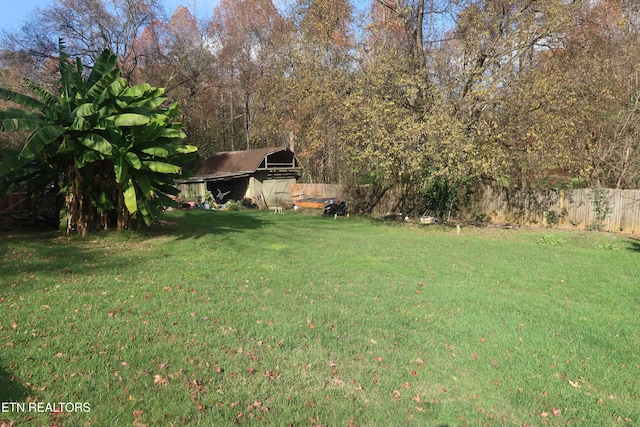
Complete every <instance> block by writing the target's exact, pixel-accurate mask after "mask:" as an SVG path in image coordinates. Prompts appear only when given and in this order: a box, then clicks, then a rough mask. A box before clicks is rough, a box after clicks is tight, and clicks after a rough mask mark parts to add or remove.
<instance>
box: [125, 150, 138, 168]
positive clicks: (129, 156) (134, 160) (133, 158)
mask: <svg viewBox="0 0 640 427" xmlns="http://www.w3.org/2000/svg"><path fill="white" fill-rule="evenodd" d="M124 158H125V159H126V161H127V163H129V164H130V165H131V166H133V168H134V169H140V168H141V167H142V162H141V161H140V158H139V157H138V156H137V155H136V154H135V153H132V152H131V151H128V152H126V153H125V154H124Z"/></svg>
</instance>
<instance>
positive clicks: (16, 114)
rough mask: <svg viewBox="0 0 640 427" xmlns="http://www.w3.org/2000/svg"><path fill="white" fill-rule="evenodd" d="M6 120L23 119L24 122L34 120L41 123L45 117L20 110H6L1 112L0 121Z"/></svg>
mask: <svg viewBox="0 0 640 427" xmlns="http://www.w3.org/2000/svg"><path fill="white" fill-rule="evenodd" d="M6 119H22V120H34V121H41V122H43V121H44V120H45V117H44V116H43V115H42V114H41V113H39V112H38V113H36V112H33V111H28V110H21V109H19V108H11V107H9V108H6V109H4V110H2V111H0V120H6Z"/></svg>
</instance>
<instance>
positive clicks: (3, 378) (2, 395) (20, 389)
mask: <svg viewBox="0 0 640 427" xmlns="http://www.w3.org/2000/svg"><path fill="white" fill-rule="evenodd" d="M28 396H29V391H28V390H27V389H26V388H25V387H24V386H23V385H22V384H20V382H19V381H18V380H17V379H16V378H15V377H14V376H13V375H11V373H10V372H8V371H7V370H5V368H4V367H2V366H0V403H1V402H24V401H25V400H26V399H27V397H28Z"/></svg>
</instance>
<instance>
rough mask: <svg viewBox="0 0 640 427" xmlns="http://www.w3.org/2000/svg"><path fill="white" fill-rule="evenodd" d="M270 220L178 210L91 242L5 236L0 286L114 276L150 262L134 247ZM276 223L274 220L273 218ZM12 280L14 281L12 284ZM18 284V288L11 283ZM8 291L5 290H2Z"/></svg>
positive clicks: (0, 245)
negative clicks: (43, 276)
mask: <svg viewBox="0 0 640 427" xmlns="http://www.w3.org/2000/svg"><path fill="white" fill-rule="evenodd" d="M270 219H271V217H269V216H267V215H255V214H254V213H253V212H250V211H248V212H216V211H195V210H193V211H175V212H166V213H165V214H163V215H161V217H160V218H159V221H157V222H156V223H154V224H152V226H151V227H143V228H141V229H140V230H139V231H125V232H123V233H117V232H115V231H107V232H104V231H102V232H91V233H89V234H88V235H87V236H86V237H84V238H82V237H80V236H72V237H69V238H67V237H64V236H63V235H62V234H61V233H59V232H57V231H56V232H51V231H48V232H45V231H39V230H35V229H34V230H31V231H21V232H8V233H0V259H2V260H3V262H1V263H0V277H2V278H7V280H6V281H0V283H2V284H6V285H9V286H11V287H14V286H19V287H20V288H22V289H24V288H32V287H34V286H36V285H37V283H35V281H34V280H31V279H30V277H32V275H33V274H34V273H47V275H48V276H49V277H52V278H53V277H57V278H58V280H60V281H61V282H64V281H66V279H65V278H66V277H69V278H70V279H72V278H73V276H74V275H76V274H95V273H99V272H100V271H109V272H113V274H114V275H116V274H117V272H118V271H120V270H121V268H122V267H123V266H126V265H131V264H139V265H144V264H145V263H146V262H147V261H148V259H147V258H146V257H145V255H144V253H140V252H139V251H128V250H127V247H128V244H129V243H130V242H132V243H133V244H134V245H137V246H142V247H144V245H145V241H146V240H148V239H150V238H153V237H158V236H169V237H171V238H173V239H175V240H185V239H199V238H203V237H205V236H213V237H219V236H221V235H223V234H229V233H242V232H243V231H246V230H255V229H258V228H261V227H263V226H265V225H266V224H268V223H269V222H270ZM274 220H275V218H274ZM11 278H13V279H11ZM11 281H13V284H12V283H11ZM3 287H4V286H1V285H0V289H2V288H3Z"/></svg>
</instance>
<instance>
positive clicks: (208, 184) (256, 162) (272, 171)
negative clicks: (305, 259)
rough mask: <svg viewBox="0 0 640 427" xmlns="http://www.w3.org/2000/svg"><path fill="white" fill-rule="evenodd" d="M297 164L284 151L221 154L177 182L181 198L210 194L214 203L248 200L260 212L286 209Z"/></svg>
mask: <svg viewBox="0 0 640 427" xmlns="http://www.w3.org/2000/svg"><path fill="white" fill-rule="evenodd" d="M301 170H302V167H301V165H300V161H299V160H298V158H297V157H296V155H295V154H294V153H293V151H291V150H289V149H287V148H256V149H252V150H243V151H223V152H219V153H216V154H214V155H212V156H211V157H209V158H208V159H207V160H205V162H204V163H203V164H202V167H201V168H200V169H199V170H198V172H197V173H196V174H195V175H194V176H193V177H191V178H189V179H187V180H183V181H179V182H178V183H177V187H178V189H180V191H181V198H182V199H185V200H187V199H191V200H195V201H197V199H198V198H200V199H202V198H203V197H204V196H205V195H206V194H207V191H210V192H211V194H212V195H213V198H214V199H215V202H216V203H219V204H222V203H225V202H227V201H228V200H242V199H249V200H251V201H252V202H253V203H255V204H257V205H258V206H259V207H261V208H263V209H269V208H275V207H288V206H290V204H291V185H292V184H295V183H296V181H297V179H298V178H299V177H300V172H301Z"/></svg>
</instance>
